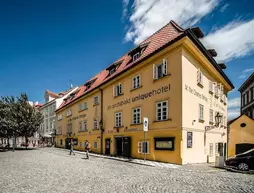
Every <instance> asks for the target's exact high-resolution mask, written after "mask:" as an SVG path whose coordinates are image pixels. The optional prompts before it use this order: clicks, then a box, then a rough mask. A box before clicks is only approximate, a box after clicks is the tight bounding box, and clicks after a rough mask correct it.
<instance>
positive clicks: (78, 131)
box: [78, 130, 88, 133]
mask: <svg viewBox="0 0 254 193" xmlns="http://www.w3.org/2000/svg"><path fill="white" fill-rule="evenodd" d="M84 132H88V130H86V131H78V133H84Z"/></svg>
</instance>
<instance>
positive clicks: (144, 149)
mask: <svg viewBox="0 0 254 193" xmlns="http://www.w3.org/2000/svg"><path fill="white" fill-rule="evenodd" d="M138 153H142V154H149V141H140V142H138Z"/></svg>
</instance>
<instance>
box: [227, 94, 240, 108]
mask: <svg viewBox="0 0 254 193" xmlns="http://www.w3.org/2000/svg"><path fill="white" fill-rule="evenodd" d="M240 105H241V99H240V97H237V98H233V99H231V100H229V101H228V108H235V107H238V108H240Z"/></svg>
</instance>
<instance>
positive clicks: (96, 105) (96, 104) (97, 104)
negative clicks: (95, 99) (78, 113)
mask: <svg viewBox="0 0 254 193" xmlns="http://www.w3.org/2000/svg"><path fill="white" fill-rule="evenodd" d="M98 105H99V103H97V104H94V105H93V106H94V107H95V106H98ZM87 109H88V108H87Z"/></svg>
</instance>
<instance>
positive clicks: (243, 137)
mask: <svg viewBox="0 0 254 193" xmlns="http://www.w3.org/2000/svg"><path fill="white" fill-rule="evenodd" d="M242 123H246V127H241V126H240V125H241V124H242ZM239 143H253V144H254V120H253V119H251V118H249V117H247V116H246V115H242V116H241V117H239V118H238V119H237V120H235V121H234V122H233V123H232V124H231V125H230V134H229V143H228V156H229V157H231V156H233V155H235V151H236V149H235V147H236V144H239Z"/></svg>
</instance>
